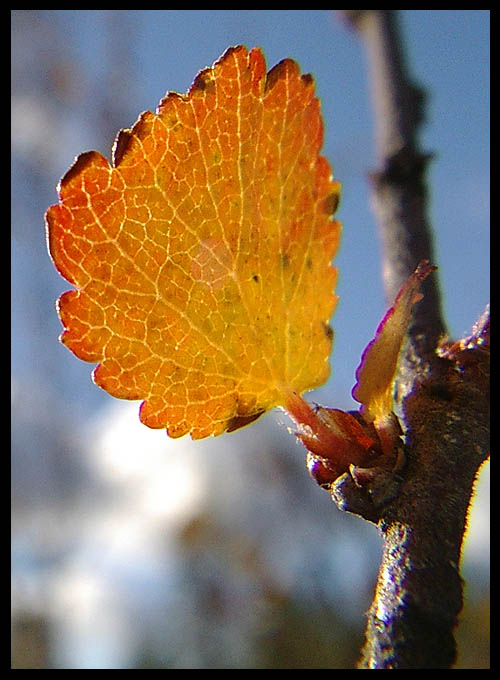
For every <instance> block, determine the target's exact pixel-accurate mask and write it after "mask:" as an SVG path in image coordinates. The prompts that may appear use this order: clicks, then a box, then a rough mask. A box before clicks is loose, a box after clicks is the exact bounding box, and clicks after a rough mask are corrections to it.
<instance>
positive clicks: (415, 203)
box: [331, 10, 489, 669]
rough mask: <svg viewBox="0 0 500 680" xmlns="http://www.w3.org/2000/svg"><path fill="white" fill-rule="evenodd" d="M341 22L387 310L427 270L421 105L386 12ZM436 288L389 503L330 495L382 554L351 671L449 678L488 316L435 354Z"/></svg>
mask: <svg viewBox="0 0 500 680" xmlns="http://www.w3.org/2000/svg"><path fill="white" fill-rule="evenodd" d="M342 12H343V16H344V17H345V18H346V19H347V20H348V21H349V23H350V24H351V25H352V26H354V27H355V28H356V29H357V30H358V31H359V34H360V36H361V37H362V39H363V42H364V45H365V47H366V50H367V54H368V62H369V67H370V75H371V82H372V85H373V102H374V109H375V119H376V140H377V162H378V165H379V168H378V169H377V171H376V172H374V173H372V175H371V179H372V193H373V205H374V210H375V214H376V217H377V221H378V225H379V230H380V235H381V239H382V243H383V272H384V283H385V290H386V294H387V297H388V299H389V300H392V299H393V298H394V296H395V294H396V292H397V290H398V289H399V287H400V286H401V285H402V283H403V282H404V281H405V280H406V279H407V278H408V276H409V274H410V273H411V272H412V271H413V269H414V268H415V265H416V264H417V263H418V262H419V261H420V260H422V259H428V260H430V261H431V262H434V261H435V260H434V255H433V248H432V238H431V230H430V227H429V224H428V220H427V217H426V197H427V191H426V186H425V178H424V175H425V169H426V165H427V162H428V159H429V155H428V154H424V153H422V152H420V151H419V150H418V145H417V133H418V128H419V125H420V123H421V122H422V120H423V102H424V95H423V92H422V90H421V89H420V88H418V87H416V86H415V85H414V84H413V83H412V82H411V81H410V79H409V77H408V76H407V74H406V68H405V63H404V58H403V54H402V50H401V45H400V40H399V36H398V27H397V16H396V13H395V10H342ZM436 279H437V277H436V276H435V275H434V276H430V277H428V279H427V281H426V282H425V284H424V286H425V287H424V288H423V291H422V292H423V293H424V298H423V300H422V301H421V302H420V303H419V304H418V305H416V306H415V310H416V311H415V313H414V315H413V319H412V323H411V326H410V329H409V333H408V342H407V344H406V347H405V349H404V351H403V352H402V356H401V359H400V362H401V372H400V376H399V378H398V381H397V393H396V402H397V407H398V409H399V412H400V413H399V414H400V420H401V424H402V426H403V431H404V434H405V438H404V453H403V455H402V460H403V462H401V460H400V461H399V462H398V466H397V471H396V472H395V473H394V474H393V476H392V478H391V479H390V480H388V479H387V475H386V476H385V477H383V478H381V479H382V481H383V484H384V487H383V488H390V493H386V494H385V495H384V494H383V493H382V494H380V493H378V492H379V489H378V488H377V497H375V494H374V488H373V486H372V488H371V489H370V490H368V491H367V489H366V488H365V489H363V488H362V484H360V483H359V479H356V476H355V474H352V475H351V476H349V475H347V474H346V475H344V476H343V477H342V478H340V479H339V481H338V483H336V484H335V485H334V486H333V487H332V490H331V493H332V498H333V500H334V501H335V502H336V503H337V505H339V507H342V508H343V509H348V510H353V511H355V512H357V513H358V514H361V515H362V516H364V517H365V518H367V519H369V520H371V521H374V522H376V523H377V524H378V527H379V530H380V533H381V535H382V538H383V542H384V547H383V557H382V563H381V566H380V571H379V576H378V582H377V586H376V591H375V597H374V600H373V603H372V606H371V608H370V610H369V613H368V621H367V630H366V643H365V646H364V648H363V658H362V660H361V661H360V663H359V667H360V668H376V669H378V668H391V669H402V668H405V669H412V668H413V669H422V668H450V667H451V665H452V664H453V663H454V660H455V656H456V650H455V641H454V636H453V629H454V627H455V625H456V622H457V616H458V613H459V612H460V610H461V608H462V590H463V584H462V581H461V579H460V575H459V566H458V565H459V562H460V553H461V546H462V540H463V536H464V532H465V527H466V518H467V512H468V507H469V503H470V498H471V495H472V489H473V485H474V480H475V478H476V476H477V472H478V470H479V468H480V466H481V465H482V463H483V462H484V460H486V458H487V457H488V455H489V309H487V310H486V311H485V312H484V314H483V315H482V316H481V318H480V319H479V321H478V322H477V323H476V324H475V325H474V328H473V331H472V335H471V336H470V337H469V338H465V339H463V340H461V341H458V342H456V343H444V342H443V341H442V337H443V336H444V331H445V324H444V321H443V318H442V313H441V302H440V293H439V288H438V285H437V280H436ZM384 474H385V473H384ZM371 479H372V480H373V479H376V475H372V477H371ZM389 482H390V483H389Z"/></svg>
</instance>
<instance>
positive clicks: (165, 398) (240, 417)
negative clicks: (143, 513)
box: [46, 46, 340, 438]
mask: <svg viewBox="0 0 500 680" xmlns="http://www.w3.org/2000/svg"><path fill="white" fill-rule="evenodd" d="M322 143H323V124H322V119H321V113H320V104H319V101H318V99H317V98H315V96H314V82H313V79H312V77H311V76H310V75H302V76H301V75H300V72H299V68H298V66H297V64H296V63H295V62H293V61H292V60H290V59H285V60H283V61H281V62H280V63H279V64H277V65H276V66H275V67H274V68H273V69H271V71H270V72H269V73H268V74H267V75H266V65H265V60H264V56H263V54H262V52H261V51H260V50H259V49H253V50H251V51H250V52H248V51H247V49H246V48H245V47H242V46H238V47H232V48H229V49H228V50H227V51H226V52H225V53H224V55H223V56H222V57H221V58H220V59H219V61H217V62H216V63H215V64H214V65H213V67H211V68H207V69H204V70H203V71H201V72H200V73H199V74H198V76H197V77H196V78H195V80H194V82H193V85H192V86H191V88H190V90H189V91H188V93H187V94H186V95H180V94H177V93H174V92H172V93H168V94H167V95H166V97H165V98H164V99H163V100H162V101H161V102H160V105H159V107H158V109H157V111H156V114H153V113H151V112H149V111H147V112H145V113H143V114H141V116H140V117H139V119H138V120H137V122H136V123H135V125H134V126H133V127H132V128H131V129H130V130H122V131H121V132H120V133H119V135H118V137H117V139H116V142H115V145H114V147H113V163H112V165H111V166H110V164H109V163H108V161H107V160H106V159H105V158H104V157H103V156H101V155H100V154H99V153H96V152H94V151H92V152H89V153H84V154H82V155H81V156H79V157H78V158H77V160H76V162H75V164H74V165H73V167H72V168H71V169H70V170H69V171H68V172H67V173H66V175H65V176H64V177H63V179H62V180H61V182H60V184H59V186H58V193H59V203H58V204H57V205H54V206H52V207H51V208H49V210H48V211H47V215H46V223H47V237H48V245H49V251H50V254H51V257H52V259H53V262H54V264H55V266H56V267H57V269H58V270H59V272H60V273H61V274H62V276H63V277H64V278H66V279H67V280H68V281H69V282H70V283H71V284H72V285H73V286H74V287H75V290H71V291H68V292H66V293H64V294H63V295H62V296H61V297H60V298H59V301H58V313H59V316H60V318H61V321H62V324H63V326H64V331H63V333H62V335H61V341H62V342H63V343H64V344H65V345H66V346H67V347H68V348H69V349H70V350H71V351H72V352H73V353H74V354H75V355H76V356H77V357H79V358H80V359H83V360H85V361H90V362H99V365H98V366H97V367H96V369H95V370H94V373H93V378H94V381H95V382H96V384H97V385H99V386H100V387H102V388H103V389H105V390H106V391H107V392H109V393H110V394H112V395H114V396H115V397H119V398H122V399H140V400H143V403H142V405H141V409H140V417H141V420H142V422H143V423H145V424H146V425H148V426H149V427H153V428H167V429H168V434H169V435H170V436H173V437H178V436H181V435H184V434H186V433H187V432H190V433H191V435H192V437H193V438H201V437H206V436H208V435H216V434H220V433H222V432H224V431H231V430H234V429H237V428H238V427H240V426H242V425H245V424H247V423H248V422H251V421H252V420H255V419H256V418H258V417H259V416H260V415H261V414H262V413H264V412H265V411H267V410H269V409H271V408H273V407H275V406H278V405H284V406H286V402H287V401H288V400H289V399H290V398H291V395H298V394H301V393H302V392H304V391H306V390H309V389H312V388H314V387H317V386H318V385H321V384H322V383H323V382H324V381H325V380H326V379H327V377H328V374H329V364H328V357H329V354H330V349H331V342H332V331H331V329H330V327H329V326H328V320H329V318H330V316H331V315H332V313H333V310H334V307H335V303H336V297H335V295H334V294H333V289H334V286H335V281H336V270H335V269H333V268H332V267H331V264H330V263H331V260H332V258H333V256H334V255H335V253H336V250H337V247H338V241H339V234H340V224H339V223H338V222H335V221H332V219H331V216H332V214H333V213H334V211H335V209H336V207H337V204H338V200H339V194H340V186H339V183H338V182H336V181H333V180H332V179H331V169H330V166H329V164H328V161H327V160H326V159H325V158H324V157H323V156H321V155H319V152H320V149H321V146H322Z"/></svg>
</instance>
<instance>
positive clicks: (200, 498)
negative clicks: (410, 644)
mask: <svg viewBox="0 0 500 680" xmlns="http://www.w3.org/2000/svg"><path fill="white" fill-rule="evenodd" d="M286 422H287V419H286V416H285V415H281V414H280V413H279V412H277V413H274V414H271V415H269V416H267V417H265V418H264V419H263V420H262V421H260V422H259V423H256V424H253V425H252V426H250V427H248V428H246V429H244V430H242V431H240V432H239V433H234V434H231V435H226V436H222V437H218V438H215V439H209V440H202V441H197V442H193V441H192V440H191V439H190V438H189V437H185V438H182V439H180V440H171V439H169V438H168V437H167V435H166V434H165V433H164V432H163V431H153V430H149V429H148V428H146V427H144V426H143V425H142V424H141V423H140V422H139V418H138V404H137V403H118V404H113V405H110V406H109V407H108V408H107V409H106V410H105V412H104V413H103V415H102V417H101V418H100V419H99V420H97V421H96V422H94V423H93V424H90V423H89V422H87V423H86V424H82V426H81V427H77V428H71V435H70V437H69V439H68V441H67V444H66V446H67V449H66V451H64V452H63V454H64V455H68V454H69V455H71V449H72V447H74V448H75V449H76V448H78V446H79V445H78V442H81V441H82V440H84V439H85V440H86V441H87V444H86V446H85V447H84V448H83V450H82V452H81V454H80V455H81V456H83V459H82V461H81V462H83V465H82V468H86V472H84V473H83V472H81V476H82V479H83V480H84V482H83V484H82V483H81V480H80V481H79V482H78V481H77V480H76V479H75V477H76V476H73V482H76V483H73V484H71V486H74V487H76V489H74V495H71V494H70V496H69V497H66V498H63V499H60V498H59V499H54V502H53V503H51V502H50V501H47V499H46V502H45V503H43V504H41V505H38V504H36V505H35V507H32V508H28V509H27V512H24V513H23V512H22V511H21V512H19V511H18V512H16V513H15V515H14V522H13V581H12V583H13V615H14V618H15V617H16V615H21V616H22V615H25V614H26V612H30V613H31V614H33V612H35V613H37V614H38V615H40V616H42V617H43V618H44V620H45V621H46V625H47V627H48V631H49V632H48V640H49V642H48V646H49V649H50V661H49V667H52V668H75V669H78V668H82V669H83V668H86V669H87V668H88V669H91V668H104V669H113V668H117V669H118V668H123V669H127V668H134V667H141V659H149V660H150V661H149V662H150V663H152V664H153V667H156V668H158V667H168V668H180V669H182V668H207V667H214V668H217V667H220V668H252V667H260V666H259V664H263V666H262V667H265V659H262V658H261V657H260V656H259V655H260V654H261V653H262V652H261V651H259V650H260V645H261V644H262V639H263V638H266V636H269V637H270V638H272V636H273V635H274V634H276V629H278V628H279V626H280V624H279V619H280V614H279V611H280V607H282V605H283V602H287V601H289V600H292V601H295V602H297V603H299V606H305V607H311V608H312V609H313V610H314V609H315V608H317V607H319V608H320V609H321V608H322V607H325V606H326V607H327V608H331V615H330V618H331V625H332V631H333V632H334V631H335V630H336V625H337V624H336V623H335V622H336V617H337V616H339V617H340V618H341V621H342V624H341V625H343V626H344V627H345V628H346V629H347V630H348V629H349V626H352V625H358V626H360V627H361V628H362V625H363V612H364V611H365V610H366V608H367V607H368V605H369V602H370V598H371V594H372V592H371V591H372V587H373V582H374V579H375V575H376V571H377V568H378V562H379V556H380V555H379V544H378V536H377V535H376V529H375V527H373V526H372V525H368V524H367V523H365V522H363V521H361V520H359V519H357V518H355V517H350V516H348V515H344V514H343V513H340V512H339V511H338V510H337V509H336V508H335V507H334V506H333V504H332V503H331V501H330V500H329V497H328V494H326V493H325V492H324V491H323V490H321V489H320V488H319V487H318V486H317V485H316V484H315V483H314V482H313V480H311V479H310V478H309V476H308V474H307V471H306V468H305V465H304V460H303V456H304V452H303V449H302V448H301V447H300V446H299V445H298V443H297V442H295V440H294V438H293V436H292V435H291V434H289V433H288V432H287V429H286V426H285V424H286ZM24 434H26V430H24ZM70 491H71V490H70ZM488 496H489V494H488V467H485V469H484V470H483V473H482V475H481V478H480V480H479V483H478V485H477V490H476V503H475V506H474V509H473V511H472V513H471V517H470V522H469V532H468V538H467V543H466V549H465V553H464V565H463V568H464V574H465V576H466V578H467V580H469V579H471V580H472V586H470V584H469V587H474V583H475V582H477V580H478V579H479V587H480V584H481V581H482V579H484V578H485V577H486V572H485V569H487V564H488V561H489V552H488V546H489V532H488V531H487V526H488V525H487V522H486V517H487V503H488ZM481 573H483V576H481ZM285 610H286V608H285Z"/></svg>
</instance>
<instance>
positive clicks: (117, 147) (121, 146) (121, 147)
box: [113, 130, 132, 168]
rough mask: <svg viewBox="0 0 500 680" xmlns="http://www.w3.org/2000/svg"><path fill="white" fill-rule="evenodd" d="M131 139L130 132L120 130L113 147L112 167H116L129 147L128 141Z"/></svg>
mask: <svg viewBox="0 0 500 680" xmlns="http://www.w3.org/2000/svg"><path fill="white" fill-rule="evenodd" d="M131 139H132V130H120V132H119V133H118V135H117V137H116V139H115V143H114V145H113V165H114V167H115V168H116V167H118V165H119V164H120V161H121V159H122V158H123V154H124V153H125V151H126V150H127V149H128V147H129V145H130V140H131Z"/></svg>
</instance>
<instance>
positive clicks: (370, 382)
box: [352, 260, 437, 449]
mask: <svg viewBox="0 0 500 680" xmlns="http://www.w3.org/2000/svg"><path fill="white" fill-rule="evenodd" d="M435 269H437V267H436V266H435V265H431V264H429V262H428V261H427V260H422V262H420V264H419V265H418V266H417V268H416V269H415V271H414V272H413V273H412V274H411V275H410V277H409V278H408V280H407V281H406V283H404V284H403V286H402V287H401V289H400V291H399V292H398V294H397V296H396V299H395V301H394V304H393V305H392V307H390V308H389V309H388V311H387V313H386V314H385V316H384V318H383V319H382V321H381V322H380V324H379V326H378V328H377V330H376V333H375V337H374V339H373V340H372V341H371V342H370V343H369V344H368V345H367V347H366V349H365V351H364V352H363V356H362V357H361V363H360V365H359V367H358V369H357V371H356V379H357V382H356V385H355V386H354V388H353V390H352V396H353V397H354V399H356V401H359V402H360V403H361V408H360V412H361V415H362V416H363V418H364V419H365V421H366V422H367V423H373V424H374V426H375V428H376V429H377V431H378V434H379V436H381V433H382V431H383V429H384V427H385V428H386V429H388V430H393V429H394V428H393V425H392V423H393V420H394V417H393V415H392V414H393V410H394V382H395V380H396V377H397V371H398V360H399V354H400V351H401V347H402V345H403V342H404V339H405V337H406V333H407V331H408V324H409V322H410V319H411V310H412V306H413V305H414V304H415V303H416V302H418V301H419V300H421V299H422V297H423V296H422V294H421V293H419V292H418V291H419V288H420V285H421V283H422V281H424V279H425V278H426V277H427V276H428V275H429V274H430V273H431V272H432V271H434V270H435ZM383 439H384V438H383V436H382V441H383ZM388 439H391V437H389V438H388ZM383 443H384V441H383ZM384 448H391V449H392V443H389V442H388V444H387V447H384Z"/></svg>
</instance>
